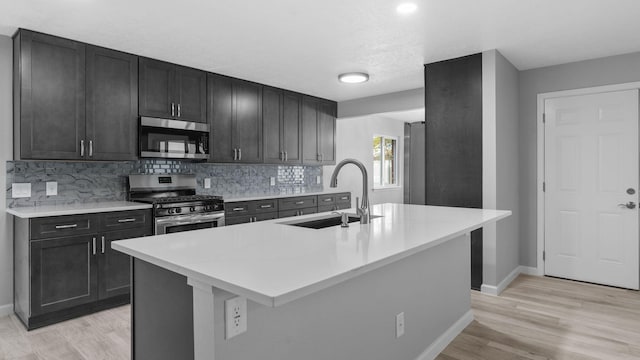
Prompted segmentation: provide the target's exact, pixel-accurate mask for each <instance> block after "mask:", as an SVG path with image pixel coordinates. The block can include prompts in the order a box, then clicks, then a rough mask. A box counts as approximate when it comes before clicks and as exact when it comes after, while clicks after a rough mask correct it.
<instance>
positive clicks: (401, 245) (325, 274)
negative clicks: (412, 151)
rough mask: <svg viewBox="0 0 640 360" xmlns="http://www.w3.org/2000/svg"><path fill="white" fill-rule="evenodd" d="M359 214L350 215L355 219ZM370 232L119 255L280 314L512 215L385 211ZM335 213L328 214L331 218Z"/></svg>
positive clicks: (231, 233)
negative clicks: (320, 293) (302, 301)
mask: <svg viewBox="0 0 640 360" xmlns="http://www.w3.org/2000/svg"><path fill="white" fill-rule="evenodd" d="M353 210H354V209H351V210H349V211H348V212H354V211H353ZM371 214H375V215H383V217H381V218H375V219H371V222H370V224H368V225H361V224H360V223H358V222H356V223H351V224H350V227H348V228H341V227H340V226H333V227H328V228H325V229H319V230H316V229H308V228H303V227H298V226H291V225H286V224H285V223H288V222H298V221H301V220H304V219H313V218H317V217H319V216H322V215H323V214H313V215H306V216H300V217H295V218H285V219H276V220H269V221H263V222H256V223H249V224H242V225H234V226H227V227H221V228H213V229H203V230H195V231H188V232H180V233H174V234H167V235H157V236H150V237H145V238H137V239H129V240H121V241H116V242H113V243H112V247H113V248H114V249H116V250H119V251H122V252H124V253H127V254H129V255H131V256H134V257H136V258H139V259H141V260H144V261H147V262H149V263H152V264H155V265H157V266H160V267H163V268H165V269H168V270H171V271H174V272H176V273H179V274H182V275H184V276H186V277H188V278H192V279H195V280H198V281H200V282H202V283H205V284H209V285H211V286H214V287H217V288H220V289H223V290H226V291H229V292H231V293H234V294H237V295H241V296H246V297H247V298H248V299H250V300H253V301H255V302H258V303H260V304H263V305H268V306H279V305H282V304H285V303H287V302H290V301H293V300H295V299H298V298H300V297H303V296H306V295H309V294H311V293H314V292H316V291H319V290H322V289H325V288H327V287H330V286H333V285H335V284H337V283H340V282H342V281H345V280H347V279H350V278H353V277H356V276H359V275H361V274H363V273H366V272H368V271H371V270H374V269H377V268H379V267H381V266H384V265H386V264H390V263H392V262H395V261H398V260H400V259H403V258H405V257H407V256H410V255H412V254H415V253H417V252H419V251H423V250H426V249H428V248H430V247H433V246H436V245H438V244H441V243H443V242H445V241H447V240H450V239H453V238H456V237H458V236H460V235H463V234H465V233H469V232H470V231H472V230H475V229H477V228H480V227H482V226H483V225H484V224H487V223H490V222H495V221H497V220H499V219H502V218H505V217H507V216H509V215H511V212H510V211H500V210H483V209H465V208H450V207H437V206H421V205H404V204H379V205H374V206H373V207H372V209H371ZM328 215H330V213H324V216H328Z"/></svg>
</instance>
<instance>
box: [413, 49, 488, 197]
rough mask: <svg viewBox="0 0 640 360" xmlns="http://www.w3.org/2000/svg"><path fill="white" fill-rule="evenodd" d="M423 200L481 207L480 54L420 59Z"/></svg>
mask: <svg viewBox="0 0 640 360" xmlns="http://www.w3.org/2000/svg"><path fill="white" fill-rule="evenodd" d="M425 112H426V116H425V118H426V122H427V126H426V162H427V164H426V201H427V204H428V205H446V206H464V207H473V208H479V207H482V54H475V55H470V56H465V57H462V58H457V59H452V60H447V61H441V62H437V63H433V64H427V65H425Z"/></svg>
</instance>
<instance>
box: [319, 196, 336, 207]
mask: <svg viewBox="0 0 640 360" xmlns="http://www.w3.org/2000/svg"><path fill="white" fill-rule="evenodd" d="M335 203H336V194H327V195H318V207H320V206H325V205H333V204H335Z"/></svg>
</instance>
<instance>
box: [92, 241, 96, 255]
mask: <svg viewBox="0 0 640 360" xmlns="http://www.w3.org/2000/svg"><path fill="white" fill-rule="evenodd" d="M92 245H93V255H95V254H96V238H93V241H92Z"/></svg>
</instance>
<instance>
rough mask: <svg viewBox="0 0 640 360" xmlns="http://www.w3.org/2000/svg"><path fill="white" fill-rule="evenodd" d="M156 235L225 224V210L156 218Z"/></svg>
mask: <svg viewBox="0 0 640 360" xmlns="http://www.w3.org/2000/svg"><path fill="white" fill-rule="evenodd" d="M155 225H156V226H155V235H161V234H171V233H176V232H182V231H189V230H198V229H208V228H214V227H219V226H224V211H220V212H215V213H207V214H193V215H191V214H189V215H176V216H167V217H161V218H156V221H155Z"/></svg>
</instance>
